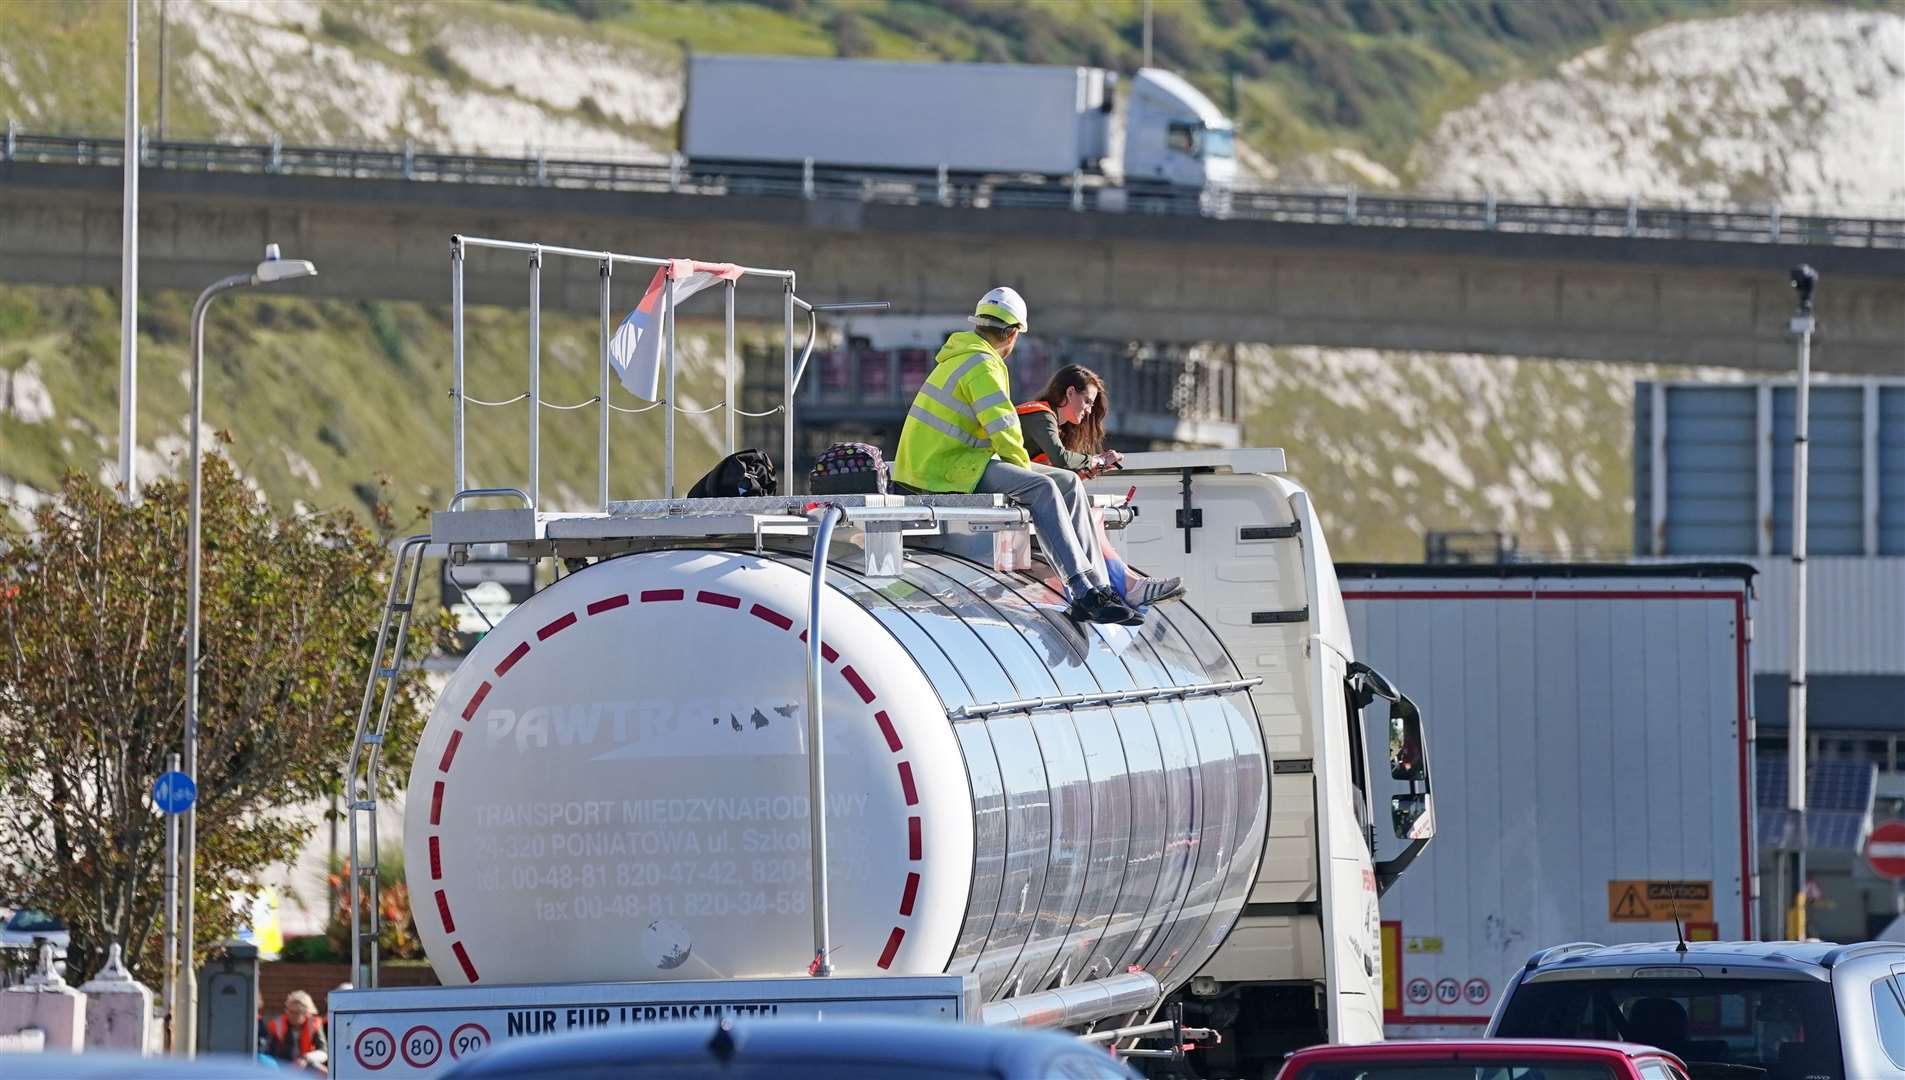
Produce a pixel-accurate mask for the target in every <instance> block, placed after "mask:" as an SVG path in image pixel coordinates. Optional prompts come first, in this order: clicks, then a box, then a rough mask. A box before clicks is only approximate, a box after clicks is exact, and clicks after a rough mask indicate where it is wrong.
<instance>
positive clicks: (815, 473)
mask: <svg viewBox="0 0 1905 1080" xmlns="http://www.w3.org/2000/svg"><path fill="white" fill-rule="evenodd" d="M889 478H890V473H888V471H887V467H886V455H885V454H882V453H880V448H879V447H877V446H872V445H869V444H867V443H859V442H843V443H834V444H833V445H832V446H829V447H827V449H826V450H824V451H822V452H821V454H820V456H819V457H818V458H816V459H814V467H813V468H812V469H810V470H808V472H807V490H808V491H810V492H812V493H813V494H815V495H884V494H886V489H887V483H888V480H889Z"/></svg>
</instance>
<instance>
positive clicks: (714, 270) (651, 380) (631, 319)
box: [609, 259, 741, 401]
mask: <svg viewBox="0 0 1905 1080" xmlns="http://www.w3.org/2000/svg"><path fill="white" fill-rule="evenodd" d="M740 276H741V268H740V267H738V266H736V265H734V264H733V263H704V262H691V261H689V260H687V259H675V260H672V261H671V262H670V263H669V264H668V265H667V266H664V267H660V268H658V269H656V271H655V277H654V279H653V280H651V281H650V282H649V283H648V291H647V292H645V293H643V294H642V302H641V303H640V304H638V305H636V307H635V310H634V311H631V312H629V313H628V318H626V319H623V320H622V325H620V326H618V327H616V328H615V336H614V337H612V338H610V339H609V361H610V362H611V363H613V364H614V365H615V373H616V375H617V376H618V377H620V378H621V380H622V385H623V386H624V387H627V388H628V392H629V393H631V394H634V395H635V396H636V397H638V398H641V399H642V400H644V401H654V400H656V399H657V398H658V397H659V396H660V385H661V339H662V334H661V290H662V285H663V283H664V282H666V281H667V280H668V279H670V278H673V280H674V290H675V291H674V304H675V307H677V308H679V307H681V302H682V301H683V300H686V299H688V298H689V297H690V296H693V295H694V294H696V293H698V292H700V291H701V290H703V289H705V288H707V287H708V286H710V285H712V284H714V283H715V282H717V281H735V280H738V279H739V278H740Z"/></svg>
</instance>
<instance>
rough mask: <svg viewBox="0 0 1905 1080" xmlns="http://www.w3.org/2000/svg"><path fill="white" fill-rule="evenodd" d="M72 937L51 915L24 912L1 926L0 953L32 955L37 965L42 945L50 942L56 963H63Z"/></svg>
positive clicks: (19, 912)
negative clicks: (11, 951)
mask: <svg viewBox="0 0 1905 1080" xmlns="http://www.w3.org/2000/svg"><path fill="white" fill-rule="evenodd" d="M71 939H72V935H70V934H69V933H67V930H66V924H65V923H64V922H61V921H60V920H59V919H57V918H54V917H53V916H51V915H48V914H47V913H46V912H44V911H35V910H34V909H32V908H21V909H19V910H18V911H15V912H14V913H13V914H11V915H9V916H7V921H6V922H5V923H4V924H0V949H21V950H25V951H28V952H31V953H32V954H33V956H34V962H37V958H38V955H39V949H40V943H41V942H49V943H51V944H52V946H53V959H54V960H55V961H56V962H64V961H65V959H66V946H67V945H68V944H70V942H71Z"/></svg>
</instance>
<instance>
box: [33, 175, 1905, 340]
mask: <svg viewBox="0 0 1905 1080" xmlns="http://www.w3.org/2000/svg"><path fill="white" fill-rule="evenodd" d="M4 159H5V160H0V280H5V281H10V282H18V283H35V284H84V285H105V286H111V285H113V284H116V283H117V281H118V279H119V268H118V264H119V233H120V221H119V215H120V210H119V201H120V191H119V188H120V171H119V148H118V144H117V142H115V141H102V140H82V139H74V138H63V137H38V138H37V139H17V140H15V139H9V142H8V144H7V146H6V153H5V154H4ZM144 160H145V162H146V164H145V165H144V167H143V168H142V173H141V180H140V184H141V188H140V191H141V194H140V210H141V239H140V263H141V266H140V282H141V284H142V285H145V286H147V287H153V288H179V289H192V290H196V289H198V288H200V287H202V286H203V285H204V284H205V283H206V282H209V281H211V280H213V279H215V278H217V277H219V276H221V275H223V274H225V273H227V272H229V271H230V269H231V268H232V267H234V266H244V265H248V264H250V263H251V262H254V261H256V259H257V257H258V252H259V251H260V250H261V249H262V246H263V245H264V244H265V243H266V242H267V241H275V242H278V243H281V244H282V245H283V246H284V250H285V251H286V252H287V253H295V254H296V255H298V256H300V257H304V258H311V259H314V260H315V261H316V262H317V263H318V264H319V266H320V267H321V268H322V269H323V274H322V276H320V277H318V278H317V279H315V280H314V281H312V282H311V283H309V284H307V285H305V286H303V287H302V289H301V291H305V292H317V293H328V294H330V295H335V296H342V297H351V298H362V299H408V300H421V301H426V302H432V303H447V302H448V300H449V275H448V274H447V273H446V270H447V260H448V243H447V241H448V238H449V237H450V236H451V234H453V233H465V234H473V235H488V236H496V237H505V238H510V239H522V240H534V241H539V242H543V243H550V244H564V245H570V246H574V247H580V248H588V249H598V248H603V249H614V250H620V251H639V252H645V253H653V254H657V255H683V256H688V255H693V256H699V257H704V258H719V259H725V260H731V261H735V262H740V263H745V264H750V265H755V266H779V267H791V268H794V269H795V270H797V271H798V272H799V274H800V278H799V291H800V293H801V294H802V295H804V296H807V297H809V298H812V299H815V300H826V299H838V298H879V299H886V300H891V301H892V302H893V304H894V309H895V311H896V312H900V313H907V312H911V313H918V314H944V313H948V312H955V311H961V310H964V309H965V308H966V307H967V306H969V305H970V304H971V303H972V298H973V297H975V296H977V295H979V294H980V293H982V292H984V291H985V290H986V289H987V288H989V287H991V286H992V285H995V284H998V283H1001V282H1009V283H1013V284H1016V285H1018V286H1019V287H1020V288H1021V289H1022V290H1023V291H1025V292H1026V293H1027V295H1028V297H1029V298H1030V300H1031V302H1032V304H1033V306H1034V311H1035V312H1036V326H1037V329H1038V330H1039V331H1040V332H1041V333H1043V334H1052V335H1058V336H1081V337H1093V338H1131V339H1144V340H1151V341H1158V342H1193V341H1220V342H1268V343H1274V344H1286V345H1287V344H1310V345H1324V346H1364V347H1374V348H1393V349H1421V350H1432V351H1451V352H1479V353H1499V354H1512V355H1523V356H1542V357H1561V358H1574V359H1587V360H1621V361H1652V362H1660V363H1672V364H1704V365H1713V366H1723V367H1737V368H1745V369H1755V370H1770V371H1783V370H1787V369H1788V368H1789V367H1790V365H1791V362H1792V345H1791V341H1790V339H1789V337H1788V335H1787V331H1786V321H1787V317H1788V314H1789V313H1790V311H1791V308H1792V298H1791V294H1790V290H1789V289H1788V287H1787V284H1786V271H1787V269H1788V268H1789V267H1791V266H1792V265H1794V264H1796V263H1799V262H1810V263H1811V264H1812V265H1813V266H1815V267H1816V268H1818V269H1819V271H1820V272H1821V274H1822V275H1823V277H1824V283H1823V284H1822V286H1821V288H1820V310H1819V322H1820V332H1819V334H1818V336H1817V338H1816V339H1815V347H1814V363H1815V364H1816V365H1817V366H1819V367H1820V368H1821V369H1822V370H1827V371H1837V372H1846V373H1895V372H1898V371H1901V370H1905V221H1892V220H1864V219H1832V218H1817V217H1813V218H1803V217H1790V216H1788V217H1785V218H1783V219H1782V218H1781V216H1780V215H1779V214H1778V213H1777V212H1769V213H1740V212H1687V211H1677V210H1652V209H1642V208H1639V207H1606V206H1602V207H1591V206H1579V207H1567V206H1543V205H1535V204H1512V203H1497V202H1494V201H1492V200H1490V201H1486V202H1481V201H1478V202H1461V201H1449V200H1432V199H1402V198H1381V199H1375V198H1369V197H1364V198H1362V199H1360V200H1359V199H1358V198H1357V197H1356V195H1355V194H1354V193H1335V194H1293V193H1283V192H1269V191H1244V192H1239V193H1237V194H1236V195H1235V196H1233V197H1232V198H1231V199H1230V200H1229V203H1228V205H1227V206H1223V207H1217V208H1212V207H1209V206H1206V207H1204V208H1203V212H1199V210H1198V208H1197V207H1196V206H1195V205H1192V206H1190V207H1188V208H1187V207H1185V206H1182V205H1177V206H1173V205H1162V206H1159V207H1156V209H1159V210H1162V211H1164V212H1155V213H1145V212H1124V213H1114V212H1110V211H1109V210H1106V209H1101V208H1096V200H1097V195H1096V193H1095V192H1090V191H1087V190H1083V189H1077V190H1063V189H1055V190H1053V191H1051V192H1049V193H1033V194H1032V195H1030V196H1022V197H1020V198H1019V199H1018V200H1017V202H1016V204H1011V203H1013V200H1011V199H1007V198H1004V197H1000V196H995V197H993V199H992V201H993V202H994V203H995V205H989V206H972V205H958V201H959V200H958V199H952V200H950V201H953V202H954V205H944V204H942V202H941V200H940V199H939V198H935V197H934V193H933V191H932V190H931V188H932V185H931V184H930V183H928V184H925V185H924V186H923V187H922V185H920V184H916V183H902V184H899V185H897V186H895V185H890V184H889V185H880V184H876V183H874V182H872V181H870V180H868V179H867V178H864V177H852V176H835V175H820V176H816V175H814V174H813V173H812V171H811V170H809V171H808V172H807V173H806V174H805V175H797V176H796V177H794V178H792V179H791V180H787V179H779V180H777V179H772V178H769V179H761V180H758V181H757V182H753V183H752V184H751V186H750V187H749V191H750V192H751V193H748V194H741V193H739V192H740V191H741V190H742V186H743V185H742V184H741V183H739V182H737V179H736V178H734V177H713V176H705V175H699V174H696V173H694V172H692V171H684V170H683V169H681V168H680V167H675V168H670V167H668V166H655V165H627V164H615V163H600V162H549V161H538V160H535V159H523V160H518V159H502V158H476V157H469V156H461V155H436V154H417V153H408V152H379V151H346V150H329V149H299V148H286V147H277V146H251V147H244V146H214V145H210V144H185V143H167V144H149V145H148V148H147V150H146V156H145V159H144ZM940 194H942V195H943V194H944V191H943V189H941V192H940ZM1186 209H1188V210H1189V211H1190V212H1188V213H1186V212H1180V211H1184V210H1186ZM1213 210H1215V212H1211V211H1213ZM562 262H563V263H568V262H569V261H568V260H562ZM596 286H597V282H596V276H595V271H594V268H593V267H592V266H582V265H559V266H558V265H551V266H548V267H545V270H544V274H543V282H542V289H543V301H544V303H545V304H550V305H554V306H561V307H568V308H573V309H574V310H577V311H580V312H593V311H594V310H595V307H596V297H597V293H596ZM466 289H467V296H468V299H469V300H470V301H471V302H473V303H485V302H493V303H503V304H511V305H520V304H521V303H522V301H523V299H524V296H525V289H526V285H525V273H524V267H523V266H522V264H521V260H520V259H518V258H515V257H509V256H503V255H497V254H485V255H484V256H483V257H481V258H478V257H475V256H472V258H471V260H470V262H469V263H468V265H467V279H466ZM634 289H635V286H634V285H632V284H626V283H625V284H621V285H618V291H617V297H618V299H617V304H618V306H620V304H621V302H622V301H621V297H623V296H629V295H630V294H632V293H633V292H634ZM741 298H742V309H741V313H742V315H743V317H749V316H757V317H762V318H772V319H778V317H779V296H778V293H777V292H774V291H771V290H769V289H768V288H766V287H765V286H756V287H755V288H753V289H746V288H744V289H743V290H742V291H741Z"/></svg>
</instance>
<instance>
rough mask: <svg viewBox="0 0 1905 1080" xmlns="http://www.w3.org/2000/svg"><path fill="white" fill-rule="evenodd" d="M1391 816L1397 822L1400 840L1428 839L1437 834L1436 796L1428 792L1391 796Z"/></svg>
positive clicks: (1397, 834)
mask: <svg viewBox="0 0 1905 1080" xmlns="http://www.w3.org/2000/svg"><path fill="white" fill-rule="evenodd" d="M1389 816H1390V818H1391V819H1393V821H1394V823H1395V827H1396V838H1397V839H1399V840H1428V839H1430V838H1432V837H1434V836H1435V796H1433V795H1430V794H1429V793H1427V792H1423V793H1422V794H1420V795H1392V796H1390V798H1389Z"/></svg>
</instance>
